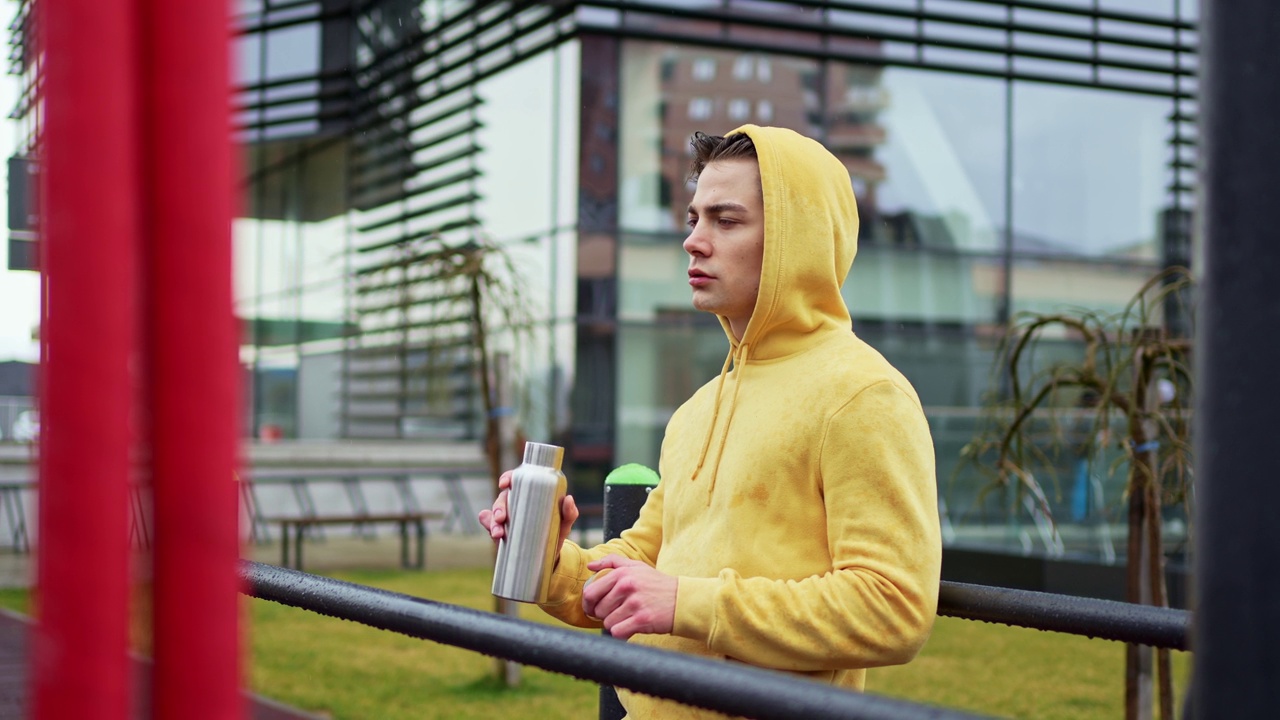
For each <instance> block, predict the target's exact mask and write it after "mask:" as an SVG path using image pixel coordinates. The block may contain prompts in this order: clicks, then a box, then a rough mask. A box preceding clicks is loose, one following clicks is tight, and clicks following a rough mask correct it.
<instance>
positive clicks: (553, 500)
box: [493, 442, 568, 602]
mask: <svg viewBox="0 0 1280 720" xmlns="http://www.w3.org/2000/svg"><path fill="white" fill-rule="evenodd" d="M562 462H564V448H562V447H559V446H557V445H546V444H543V443H534V442H530V443H525V445H524V462H522V463H521V464H520V467H518V468H516V469H515V472H514V473H513V474H512V477H511V492H510V493H508V494H507V534H506V537H504V538H503V539H502V540H500V541H498V561H497V563H496V564H495V565H494V569H493V594H494V595H497V596H498V597H501V598H507V599H508V600H517V601H519V602H546V600H547V591H548V589H549V588H550V586H551V569H552V566H553V565H554V564H555V560H556V554H557V552H558V551H559V548H558V547H556V545H557V544H558V543H559V540H560V504H561V502H563V500H564V495H565V491H566V490H567V489H568V483H567V482H566V480H565V477H564V473H563V472H561V471H560V465H561V463H562Z"/></svg>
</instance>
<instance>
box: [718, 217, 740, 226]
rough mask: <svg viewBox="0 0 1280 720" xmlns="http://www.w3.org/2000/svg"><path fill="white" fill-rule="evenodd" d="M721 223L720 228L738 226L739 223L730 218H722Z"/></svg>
mask: <svg viewBox="0 0 1280 720" xmlns="http://www.w3.org/2000/svg"><path fill="white" fill-rule="evenodd" d="M719 223H720V227H729V226H731V225H735V224H737V221H736V220H730V219H729V218H720V220H719Z"/></svg>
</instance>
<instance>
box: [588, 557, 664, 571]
mask: <svg viewBox="0 0 1280 720" xmlns="http://www.w3.org/2000/svg"><path fill="white" fill-rule="evenodd" d="M636 565H642V566H644V567H649V566H648V565H645V564H644V563H642V562H640V561H639V560H632V559H631V558H627V557H623V556H621V555H617V554H614V555H605V556H604V557H602V558H600V559H599V560H592V561H591V562H589V563H587V569H588V570H603V569H605V568H624V567H633V566H636Z"/></svg>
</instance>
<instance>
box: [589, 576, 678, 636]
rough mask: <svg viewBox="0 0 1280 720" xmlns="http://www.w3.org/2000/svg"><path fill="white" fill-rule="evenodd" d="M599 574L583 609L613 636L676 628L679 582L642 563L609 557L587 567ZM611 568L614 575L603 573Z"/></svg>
mask: <svg viewBox="0 0 1280 720" xmlns="http://www.w3.org/2000/svg"><path fill="white" fill-rule="evenodd" d="M587 569H589V570H595V571H597V574H596V575H595V576H594V577H593V578H592V579H591V580H589V581H588V582H587V585H586V587H584V588H583V589H582V609H583V610H584V611H585V612H586V613H587V615H589V616H590V617H596V618H600V619H601V620H603V621H604V627H605V629H606V630H608V631H609V633H610V634H611V635H613V636H614V637H616V638H620V639H622V640H626V639H627V638H629V637H631V636H632V635H636V634H639V633H655V634H664V635H665V634H667V633H670V632H671V630H672V628H674V627H675V620H676V587H677V585H678V582H677V580H676V579H675V578H674V577H672V576H671V575H667V574H665V573H661V572H658V571H657V570H655V569H653V568H651V567H649V566H648V565H646V564H644V563H642V562H640V561H638V560H628V559H627V558H624V557H622V556H621V555H609V556H607V557H603V558H601V559H599V560H596V561H594V562H591V563H588V564H587ZM606 569H610V570H611V572H607V573H601V572H599V571H601V570H606Z"/></svg>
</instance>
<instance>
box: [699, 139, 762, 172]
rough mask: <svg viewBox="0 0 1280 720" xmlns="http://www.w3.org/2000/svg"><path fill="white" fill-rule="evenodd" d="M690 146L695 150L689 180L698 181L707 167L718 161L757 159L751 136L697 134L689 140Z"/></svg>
mask: <svg viewBox="0 0 1280 720" xmlns="http://www.w3.org/2000/svg"><path fill="white" fill-rule="evenodd" d="M689 146H690V147H692V148H693V160H692V161H690V163H689V179H690V180H695V181H696V180H697V179H698V176H699V175H701V174H702V171H703V170H705V169H706V167H707V165H709V164H711V163H713V162H715V161H717V160H741V159H745V158H751V159H752V160H755V159H756V145H755V143H753V142H751V136H750V135H747V134H746V133H738V134H736V135H730V136H729V137H724V136H723V135H708V134H706V133H704V132H701V131H699V132H696V133H694V134H693V137H691V138H689Z"/></svg>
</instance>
